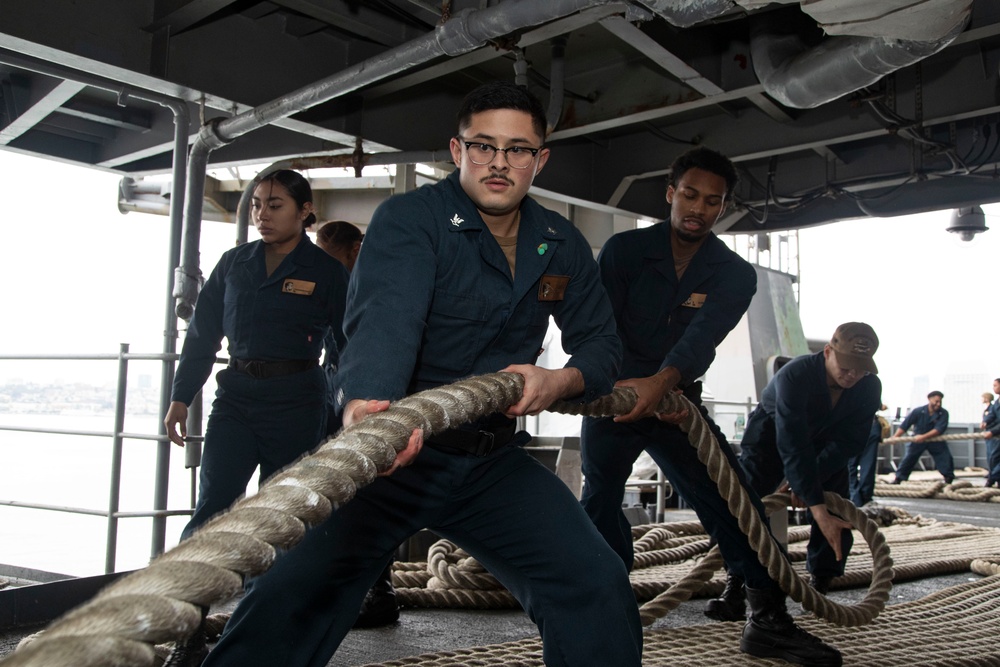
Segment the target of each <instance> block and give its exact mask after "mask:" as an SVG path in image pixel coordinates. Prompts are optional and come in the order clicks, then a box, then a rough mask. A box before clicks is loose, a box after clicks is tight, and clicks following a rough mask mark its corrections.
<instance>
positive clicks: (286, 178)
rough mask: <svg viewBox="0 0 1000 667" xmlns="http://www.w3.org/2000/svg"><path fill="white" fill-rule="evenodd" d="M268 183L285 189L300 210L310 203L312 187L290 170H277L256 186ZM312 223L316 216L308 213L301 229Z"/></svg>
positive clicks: (297, 173)
mask: <svg viewBox="0 0 1000 667" xmlns="http://www.w3.org/2000/svg"><path fill="white" fill-rule="evenodd" d="M268 181H272V182H274V183H280V184H281V185H283V186H285V189H286V190H288V194H290V195H291V196H292V199H294V200H295V204H296V205H297V206H298V207H299V208H300V209H301V208H302V207H303V206H305V205H306V202H309V203H312V200H313V194H312V187H311V186H310V185H309V181H307V180H306V177H305V176H303V175H302V174H300V173H299V172H297V171H292V170H291V169H279V170H278V171H273V172H271V173H270V174H268V175H266V176H264V177H262V178H261V179H260V181H259V182H258V183H257V185H260V184H261V183H267V182H268ZM257 185H255V186H254V189H255V190H256V189H257ZM314 222H316V214H315V213H310V214H309V215H308V216H306V219H305V220H303V221H302V228H303V229H305V228H306V227H309V226H311V225H312V224H313V223H314Z"/></svg>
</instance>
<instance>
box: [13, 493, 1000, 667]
mask: <svg viewBox="0 0 1000 667" xmlns="http://www.w3.org/2000/svg"><path fill="white" fill-rule="evenodd" d="M878 502H879V503H880V504H881V505H884V506H894V507H900V508H902V509H904V510H905V511H907V512H908V513H910V514H911V515H918V514H919V515H921V516H924V517H928V518H937V519H939V520H942V521H953V522H960V523H968V524H973V525H976V526H983V527H993V528H1000V513H998V512H997V511H996V506H995V504H976V503H956V502H952V501H945V500H927V499H909V498H892V499H884V500H883V499H879V500H878ZM981 505H982V506H981ZM692 517H693V513H692V512H690V511H684V510H681V511H676V510H675V511H669V512H668V516H667V517H666V521H668V522H672V521H688V520H691V518H692ZM858 548H862V549H863V548H864V545H863V544H861V545H859V547H858ZM980 579H982V577H980V576H979V575H976V574H973V573H971V572H961V573H952V574H944V575H936V576H929V577H926V578H921V579H919V580H916V581H908V582H902V583H897V584H896V585H895V586H894V587H893V590H892V591H891V594H890V601H889V604H890V605H893V604H898V603H901V602H909V601H914V600H918V599H920V598H923V597H925V596H927V595H929V594H931V593H933V592H936V591H939V590H941V589H944V588H950V587H953V586H956V585H960V584H965V583H967V582H970V581H975V580H980ZM864 593H865V589H864V588H856V589H850V590H834V591H833V592H832V593H831V594H830V595H831V597H832V598H833V599H834V600H837V601H840V602H844V603H850V602H852V601H857V600H860V599H861V597H863V595H864ZM235 603H236V601H232V602H230V603H228V604H226V605H221V606H220V607H218V608H213V610H212V611H213V612H215V611H226V610H231V609H232V607H233V606H235ZM704 604H705V600H704V599H694V600H691V601H688V602H685V603H682V604H681V605H680V607H679V608H677V609H676V610H674V611H673V612H671V613H670V614H669V615H667V616H666V617H664V618H662V619H659V620H657V621H656V622H655V623H654V624H653V626H652V627H651V628H650V631H651V632H654V633H657V632H658V631H660V630H664V629H669V628H683V627H691V626H699V625H707V624H711V623H713V622H712V621H709V620H708V619H707V618H706V617H705V616H704V615H703V614H702V610H703V608H704ZM790 611H791V612H792V613H793V614H798V613H801V608H800V607H798V605H796V604H794V603H790ZM715 625H717V626H718V629H717V630H713V631H708V632H712V633H713V634H712V636H713V637H714V636H715V633H716V632H717V633H718V636H719V640H720V642H725V643H731V642H730V639H727V637H728V636H729V634H732V632H731V630H726V629H725V627H724V626H723V625H719V624H715ZM37 629H39V628H25V629H21V630H17V631H11V632H7V633H2V634H0V656H4V655H7V654H8V653H10V652H12V651H13V650H14V648H15V647H16V645H17V642H18V641H19V640H20V638H21V637H23V636H24V635H26V634H30V632H33V631H36V630H37ZM836 630H837V631H838V632H839V631H840V629H836ZM706 631H707V630H706ZM536 636H537V631H536V629H535V626H534V624H533V623H532V622H531V621H530V620H529V619H528V618H527V617H526V616H525V614H524V613H523V612H522V611H520V610H516V609H510V610H488V611H486V610H484V611H479V610H463V609H415V608H404V609H403V611H402V614H401V616H400V620H399V622H398V623H396V624H394V625H391V626H388V627H385V628H376V629H369V630H354V631H352V632H350V633H349V634H348V636H347V638H346V639H345V641H344V642H343V644H342V645H341V647H340V650H339V651H338V652H337V654H336V655H335V656H334V657H333V659H332V660H331V661H330V663H329V667H356V666H358V665H371V664H379V663H387V662H391V661H396V660H400V659H402V658H407V657H413V656H418V655H422V654H428V653H440V652H442V651H454V650H460V649H466V648H470V647H481V646H489V645H495V644H506V643H509V642H516V641H519V640H523V639H529V638H533V637H536ZM735 636H738V633H736V635H735ZM734 648H735V645H734ZM455 664H458V663H455ZM648 664H652V663H648ZM734 664H735V663H734ZM741 664H749V663H741ZM754 664H758V663H756V662H755V663H754ZM759 664H768V663H766V662H761V663H759ZM857 664H861V663H857ZM716 665H717V667H723V665H724V663H716Z"/></svg>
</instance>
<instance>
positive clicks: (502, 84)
mask: <svg viewBox="0 0 1000 667" xmlns="http://www.w3.org/2000/svg"><path fill="white" fill-rule="evenodd" d="M493 109H513V110H515V111H523V112H525V113H527V114H530V115H531V124H532V125H533V126H534V129H535V132H537V133H538V136H540V137H541V138H542V140H544V139H545V109H544V108H543V107H542V103H541V102H539V101H538V98H537V97H535V96H534V95H532V94H531V93H530V92H528V89H527V88H525V87H524V86H519V85H517V84H514V83H510V82H509V81H491V82H490V83H484V84H483V85H481V86H479V87H478V88H476V89H475V90H473V91H472V92H470V93H469V94H468V95H466V96H465V99H463V100H462V104H461V106H459V108H458V129H459V131H461V130H462V129H463V128H465V127H468V126H469V124H470V123H471V122H472V115H473V114H477V113H480V112H483V111H492V110H493Z"/></svg>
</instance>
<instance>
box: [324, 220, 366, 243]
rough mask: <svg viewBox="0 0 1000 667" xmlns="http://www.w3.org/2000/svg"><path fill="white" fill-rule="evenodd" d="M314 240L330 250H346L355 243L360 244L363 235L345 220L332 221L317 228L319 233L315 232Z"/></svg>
mask: <svg viewBox="0 0 1000 667" xmlns="http://www.w3.org/2000/svg"><path fill="white" fill-rule="evenodd" d="M316 238H317V240H319V241H322V242H323V243H325V244H327V245H329V246H330V247H331V248H347V247H348V246H351V245H354V244H355V243H360V242H361V240H362V239H364V238H365V235H364V234H362V233H361V230H360V229H358V228H357V227H356V226H355V225H353V224H351V223H349V222H347V221H346V220H332V221H330V222H327V223H325V224H324V225H323V226H322V227H320V228H319V231H318V232H316Z"/></svg>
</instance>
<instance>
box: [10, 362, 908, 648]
mask: <svg viewBox="0 0 1000 667" xmlns="http://www.w3.org/2000/svg"><path fill="white" fill-rule="evenodd" d="M523 388H524V380H523V378H522V377H521V376H520V375H517V374H513V373H494V374H490V375H483V376H479V377H475V378H470V379H467V380H463V381H460V382H457V383H454V384H451V385H447V386H443V387H438V388H435V389H430V390H427V391H423V392H420V393H418V394H414V395H412V396H409V397H407V398H404V399H402V400H400V401H398V402H396V403H393V404H392V405H391V406H390V407H389V409H388V410H386V411H385V412H381V413H378V414H376V415H372V416H370V417H368V418H366V419H364V420H363V421H361V422H359V423H357V424H354V425H352V426H350V427H348V428H345V429H344V430H343V431H341V432H340V433H339V434H338V435H337V436H336V437H335V438H333V439H330V440H328V441H327V442H325V443H324V444H322V445H321V446H320V447H319V448H318V449H317V450H316V451H315V452H314V453H313V454H311V455H309V456H306V457H304V458H303V459H300V460H299V461H298V462H296V463H295V464H293V465H292V466H290V467H288V468H286V469H285V470H283V471H282V472H279V473H278V474H276V475H274V476H273V477H271V478H270V479H268V480H267V481H266V482H265V483H264V484H262V485H261V487H260V490H259V491H258V493H257V494H256V495H254V496H250V497H248V498H245V499H243V500H240V501H237V502H236V503H234V504H233V506H232V507H231V508H230V510H229V511H228V512H226V513H225V514H222V515H220V516H219V517H217V518H215V519H213V520H212V521H210V522H209V523H207V524H206V525H205V526H203V527H202V528H201V529H200V530H199V531H198V532H197V533H196V534H194V535H193V536H191V537H190V538H189V539H187V540H185V541H184V542H182V543H181V544H179V545H177V546H176V547H174V548H173V549H171V550H170V551H168V552H166V553H165V554H163V555H162V556H160V557H159V558H157V559H156V560H154V561H153V562H152V563H151V564H150V565H149V567H147V568H145V569H143V570H140V571H139V572H136V573H133V574H131V575H129V576H126V577H123V578H122V579H120V580H118V581H117V582H115V583H114V584H112V585H110V586H108V587H107V588H105V589H104V590H102V591H101V592H100V593H99V594H98V595H97V596H96V597H95V598H94V599H93V600H91V601H89V602H87V603H85V604H83V605H81V606H80V607H78V608H77V609H74V610H72V611H70V612H69V613H67V614H66V615H64V616H63V617H61V618H60V619H57V620H56V621H55V622H53V623H52V624H51V625H50V626H49V627H48V628H47V629H46V630H45V631H44V632H43V633H40V634H39V635H38V636H37V637H36V638H35V639H34V641H32V642H30V643H28V644H26V645H24V646H22V647H21V648H19V649H18V650H17V651H15V652H14V653H13V654H12V655H11V656H9V657H7V658H5V659H4V660H2V661H0V665H3V667H71V666H72V667H132V666H135V667H151V666H152V665H153V664H154V661H155V654H154V651H153V645H155V644H158V643H162V642H166V641H169V640H178V639H184V638H186V637H188V636H190V635H191V634H192V633H193V632H194V631H195V630H196V629H197V627H198V625H199V624H200V622H201V610H200V607H204V606H208V605H210V604H211V603H213V602H217V601H220V600H224V599H228V598H231V597H233V596H235V595H236V594H237V593H238V592H239V590H240V588H241V577H242V576H250V575H257V574H260V573H262V572H264V571H265V570H267V569H268V568H269V567H270V566H271V564H272V563H273V562H274V558H275V554H276V550H275V548H276V547H277V548H282V549H287V548H290V547H292V546H293V545H294V544H296V543H297V542H298V541H299V540H301V539H302V537H303V536H304V534H305V530H306V527H307V526H308V525H316V524H317V523H320V522H322V521H323V520H324V519H326V517H328V516H329V514H330V512H331V511H332V506H333V503H337V504H343V503H345V502H348V501H350V500H351V499H352V498H353V497H354V494H355V493H356V492H357V489H358V488H361V487H363V486H366V485H367V484H370V483H371V482H372V481H373V480H374V479H375V477H376V475H377V473H378V472H382V471H385V470H387V469H388V468H389V466H390V465H391V464H392V462H393V461H394V459H395V456H396V453H397V452H399V451H401V450H402V449H403V448H404V447H405V446H406V443H407V440H408V438H409V435H410V433H411V432H412V431H413V429H416V428H419V429H423V431H424V435H425V437H427V436H430V435H431V434H434V433H439V432H441V431H444V430H446V429H448V428H449V427H450V426H451V425H452V424H455V425H458V424H464V423H467V422H469V421H474V420H476V419H479V418H481V417H484V416H487V415H490V414H493V413H495V412H499V411H503V410H505V409H506V408H507V407H508V406H510V405H513V404H514V403H516V402H517V401H518V400H519V399H520V397H521V394H522V391H523ZM634 404H635V394H634V392H633V391H632V390H631V389H616V390H615V392H614V393H613V394H611V395H609V396H608V397H605V398H604V399H600V400H599V401H596V402H595V403H593V404H590V405H589V406H587V410H588V412H586V414H591V415H594V416H597V415H599V414H607V415H610V414H624V413H627V412H629V411H630V410H631V408H632V406H633V405H634ZM612 406H613V407H612ZM685 408H686V409H688V412H689V417H688V419H687V420H686V421H685V422H684V424H682V425H681V428H682V429H684V430H685V431H686V432H687V433H688V437H689V439H690V440H691V442H692V446H695V447H697V449H698V457H699V459H700V460H701V461H702V462H703V463H705V465H706V466H708V469H709V474H710V475H711V476H712V479H713V480H714V481H715V482H716V484H717V485H718V487H719V490H720V493H722V495H723V496H724V497H726V498H728V499H729V508H730V511H732V512H733V513H734V515H735V516H737V517H738V518H739V523H740V527H741V528H742V529H743V530H744V532H746V533H747V534H748V535H749V536H750V542H751V544H752V545H754V547H755V548H756V549H757V550H758V553H759V554H760V558H761V562H762V563H764V564H765V565H766V566H767V567H768V571H769V572H770V573H771V576H772V577H773V578H775V579H776V580H778V581H779V582H780V583H781V585H782V587H783V588H785V590H786V592H788V593H789V594H790V595H791V596H792V597H793V598H794V599H796V600H798V601H801V602H802V603H803V606H806V608H808V609H810V610H812V611H813V612H814V613H816V614H817V615H819V616H822V617H823V618H827V619H828V620H832V621H833V622H835V623H838V624H842V625H857V624H860V623H865V622H867V621H868V620H870V619H871V618H873V617H874V616H875V615H877V614H878V613H879V612H880V611H881V610H882V608H883V607H884V604H885V601H886V599H887V598H888V590H889V587H890V586H891V581H892V571H891V561H890V559H889V556H888V548H887V547H886V545H885V540H884V539H882V538H881V536H880V534H879V533H878V529H877V527H876V526H875V525H874V523H872V522H871V521H869V520H868V519H867V518H866V517H865V516H864V515H863V514H861V513H859V512H858V511H857V510H856V509H855V508H854V507H853V505H850V504H849V503H846V502H845V501H843V500H842V499H841V498H839V497H837V496H833V495H831V494H827V497H826V501H827V503H828V505H829V506H830V508H831V510H832V511H834V512H837V513H838V514H841V515H842V516H844V518H845V519H846V520H848V521H850V522H851V523H852V524H853V525H854V526H855V527H856V528H857V529H858V530H860V531H861V532H862V534H863V535H864V536H865V539H866V541H868V544H869V546H870V547H871V549H872V556H873V560H874V561H875V562H876V563H877V565H878V567H876V571H875V572H874V574H873V577H872V585H871V587H870V589H869V593H868V595H867V596H866V598H865V599H864V600H863V601H862V602H861V603H859V604H858V605H856V606H854V607H844V606H842V605H838V604H835V603H833V602H831V601H829V600H827V599H826V598H825V597H823V596H821V595H819V594H817V593H816V592H815V591H813V590H812V589H811V588H810V587H808V586H807V585H805V584H804V582H803V581H802V579H801V578H799V577H798V576H797V575H795V573H794V571H793V570H792V569H791V566H790V564H789V563H788V562H787V560H786V559H785V558H784V557H783V555H782V553H781V551H780V548H779V547H778V545H777V544H775V543H774V541H773V540H772V538H771V537H770V533H769V532H768V530H767V527H766V525H765V524H764V522H763V521H761V519H760V517H759V516H757V513H756V511H755V510H754V508H753V506H752V504H751V503H750V502H749V498H748V496H747V494H746V492H745V491H744V490H743V488H742V486H741V485H740V484H739V480H738V478H737V477H736V475H735V474H733V472H732V470H731V469H729V466H728V461H726V459H725V457H724V456H723V455H722V453H721V452H720V451H719V447H718V445H717V443H715V438H714V436H712V433H711V431H710V430H709V428H708V427H707V425H706V423H705V421H704V420H703V419H701V418H700V415H699V413H698V411H697V409H695V408H694V407H693V405H692V404H691V403H689V402H688V401H687V399H684V398H683V397H682V396H680V395H674V394H671V395H669V396H667V397H666V398H665V399H664V401H663V403H661V406H660V408H659V409H660V410H661V411H663V412H675V411H678V410H680V409H685ZM552 409H553V410H559V411H564V412H567V413H570V414H583V412H582V410H581V409H580V406H573V405H571V404H567V403H561V404H560V406H559V407H558V408H557V407H553V408H552ZM609 410H611V411H609ZM713 444H714V446H713ZM727 471H728V473H727ZM470 579H472V580H474V579H475V577H470Z"/></svg>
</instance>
